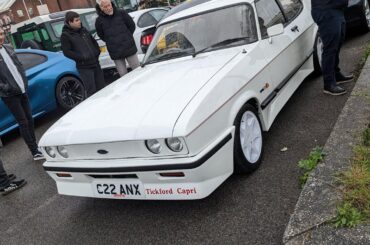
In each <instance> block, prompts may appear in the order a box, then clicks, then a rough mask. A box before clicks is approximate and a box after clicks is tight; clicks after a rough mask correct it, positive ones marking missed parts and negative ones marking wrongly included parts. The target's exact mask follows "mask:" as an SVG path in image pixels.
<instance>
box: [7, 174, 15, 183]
mask: <svg viewBox="0 0 370 245" xmlns="http://www.w3.org/2000/svg"><path fill="white" fill-rule="evenodd" d="M16 178H17V176H15V175H14V174H9V175H8V179H9V180H10V181H12V180H15V179H16Z"/></svg>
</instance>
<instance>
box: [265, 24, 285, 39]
mask: <svg viewBox="0 0 370 245" xmlns="http://www.w3.org/2000/svg"><path fill="white" fill-rule="evenodd" d="M283 33H284V25H283V24H277V25H274V26H271V27H269V28H267V35H268V36H269V37H274V36H278V35H281V34H283Z"/></svg>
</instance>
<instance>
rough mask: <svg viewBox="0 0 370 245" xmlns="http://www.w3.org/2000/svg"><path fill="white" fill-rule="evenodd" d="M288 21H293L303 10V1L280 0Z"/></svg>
mask: <svg viewBox="0 0 370 245" xmlns="http://www.w3.org/2000/svg"><path fill="white" fill-rule="evenodd" d="M279 1H280V3H281V6H282V7H283V10H284V13H285V16H286V17H287V19H288V21H291V20H293V19H294V18H295V17H297V16H298V15H299V13H300V12H301V10H302V9H303V4H302V2H301V0H279Z"/></svg>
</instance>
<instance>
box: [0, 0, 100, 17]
mask: <svg viewBox="0 0 370 245" xmlns="http://www.w3.org/2000/svg"><path fill="white" fill-rule="evenodd" d="M41 2H42V3H43V4H47V5H48V8H49V11H50V13H53V12H58V11H63V10H69V9H73V8H89V7H94V6H95V0H41ZM24 3H25V4H26V7H27V9H28V10H29V11H28V14H29V16H30V18H33V17H36V16H38V15H39V12H38V11H37V5H40V1H39V0H24ZM5 15H7V16H9V17H10V18H11V20H12V22H13V23H19V22H22V21H25V20H27V19H28V15H27V10H26V8H25V7H24V4H23V0H17V1H16V2H15V3H14V4H13V6H11V8H10V10H9V11H6V12H3V13H0V18H3V16H5ZM22 15H23V16H22Z"/></svg>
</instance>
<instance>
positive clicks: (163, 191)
mask: <svg viewBox="0 0 370 245" xmlns="http://www.w3.org/2000/svg"><path fill="white" fill-rule="evenodd" d="M145 192H146V194H148V195H176V194H177V195H186V196H189V195H192V194H197V190H196V188H195V187H194V188H177V189H176V190H175V191H174V189H173V188H154V189H152V188H147V189H145Z"/></svg>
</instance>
